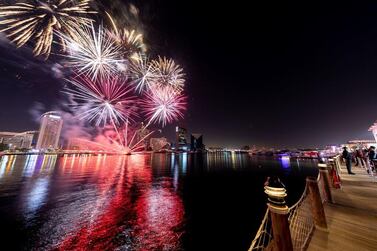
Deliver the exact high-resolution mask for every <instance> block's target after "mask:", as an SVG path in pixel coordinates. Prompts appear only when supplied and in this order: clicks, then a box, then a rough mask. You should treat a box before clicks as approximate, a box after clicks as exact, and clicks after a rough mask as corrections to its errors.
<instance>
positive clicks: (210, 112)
mask: <svg viewBox="0 0 377 251" xmlns="http://www.w3.org/2000/svg"><path fill="white" fill-rule="evenodd" d="M156 5H157V3H156V2H151V3H148V4H141V3H137V2H136V3H135V6H137V7H138V8H139V10H140V21H141V23H142V24H143V28H144V29H145V30H144V32H145V37H146V41H147V42H146V43H147V45H149V46H150V50H151V51H152V52H153V54H158V53H163V54H165V55H167V56H171V57H174V58H175V59H176V60H177V62H179V63H180V64H181V65H182V66H183V67H184V69H185V72H186V74H187V82H188V85H187V93H188V98H189V102H188V110H187V112H186V114H185V119H184V120H182V121H181V122H180V123H177V124H183V125H184V126H185V127H187V128H188V129H189V130H190V131H192V132H199V133H202V134H203V135H205V141H206V145H214V146H242V145H257V146H270V147H314V146H324V145H328V144H340V143H343V142H346V141H348V140H352V139H372V138H373V136H372V134H371V133H370V132H368V128H369V126H370V125H372V124H373V123H374V121H375V119H376V118H375V116H374V114H373V113H371V112H369V110H373V109H375V108H376V106H377V105H375V104H374V102H373V98H372V97H369V96H368V92H367V91H365V90H370V89H373V88H374V85H375V83H377V75H376V74H375V68H376V67H377V60H376V59H375V58H377V57H374V55H376V50H375V49H374V48H375V47H376V45H375V42H374V41H375V38H377V28H376V25H375V22H376V20H375V18H374V17H373V15H370V16H369V15H363V13H371V12H373V10H374V9H376V5H375V4H370V5H359V6H358V7H357V8H353V6H351V5H346V4H343V5H337V4H335V3H332V4H322V3H317V5H316V6H314V7H313V8H311V7H310V6H305V5H302V4H301V5H276V6H272V7H270V6H267V5H264V4H258V5H255V6H254V8H252V10H250V12H251V13H252V14H254V15H251V17H250V16H249V15H247V14H248V11H246V10H245V11H242V10H241V9H243V8H241V7H242V6H241V7H240V5H241V3H234V4H233V5H230V6H228V5H227V6H224V5H221V4H219V5H216V6H214V5H212V4H209V3H207V4H201V5H200V6H201V8H197V6H198V3H196V2H193V3H176V2H173V1H167V2H166V3H162V4H160V5H159V6H158V8H154V7H156ZM108 7H109V8H110V9H111V8H114V6H113V7H111V6H108ZM325 7H326V8H325ZM212 8H214V10H216V11H213V12H211V11H210V10H211V9H212ZM151 9H153V13H154V15H151V16H149V17H148V14H150V13H151V12H152V11H151ZM298 10H300V11H298ZM210 12H211V14H212V15H214V17H213V18H211V19H209V18H207V14H208V13H210ZM237 12H239V13H238V14H237ZM258 12H260V13H258ZM224 14H227V15H224ZM223 16H226V18H222V17H223ZM248 18H250V20H248V21H246V19H248ZM298 19H299V20H300V22H296V20H298ZM170 20H174V22H170ZM253 20H254V21H255V22H252V21H253ZM145 27H148V28H145ZM151 41H153V42H151ZM187 41H190V42H189V43H188V42H187ZM148 42H149V43H148ZM1 47H2V50H3V52H4V57H3V58H2V59H1V60H0V69H1V72H2V73H1V76H0V79H1V83H2V84H1V87H0V91H1V93H2V95H1V96H0V97H1V98H0V105H1V106H2V107H11V109H2V110H1V111H0V120H1V121H2V123H1V125H0V130H2V131H26V130H34V129H37V128H38V124H37V123H36V122H34V120H35V119H36V118H37V117H38V116H37V115H40V114H42V113H43V112H46V111H49V110H54V108H55V107H57V105H58V102H57V101H59V100H61V99H62V94H61V93H60V89H61V88H62V87H63V86H64V83H62V81H61V79H60V78H59V77H60V76H59V67H61V66H60V65H57V64H54V63H53V62H52V59H49V60H48V61H47V62H44V61H43V60H40V59H35V58H34V57H33V56H32V55H31V49H30V48H21V49H16V48H15V46H13V45H10V44H9V43H8V41H7V40H6V38H5V37H4V34H1ZM167 48H168V49H167ZM54 56H56V55H52V56H51V57H54ZM38 104H41V105H38ZM38 106H42V107H43V109H39V108H38ZM38 110H40V111H39V114H38ZM33 113H34V114H37V115H32V114H33ZM175 126H176V124H172V125H168V126H166V127H165V128H163V132H162V135H164V136H167V137H168V138H169V139H174V127H175Z"/></svg>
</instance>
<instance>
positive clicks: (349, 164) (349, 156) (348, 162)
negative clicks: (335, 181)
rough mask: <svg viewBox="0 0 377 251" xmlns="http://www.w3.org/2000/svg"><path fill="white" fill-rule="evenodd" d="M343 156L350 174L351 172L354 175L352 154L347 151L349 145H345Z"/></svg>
mask: <svg viewBox="0 0 377 251" xmlns="http://www.w3.org/2000/svg"><path fill="white" fill-rule="evenodd" d="M342 156H343V158H344V160H345V161H346V167H347V171H348V174H351V175H354V174H355V173H353V172H352V170H351V169H352V154H351V153H350V152H349V151H347V147H346V146H345V147H343V153H342Z"/></svg>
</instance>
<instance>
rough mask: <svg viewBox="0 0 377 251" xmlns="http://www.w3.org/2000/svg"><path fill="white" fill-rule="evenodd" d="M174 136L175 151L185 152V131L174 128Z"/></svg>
mask: <svg viewBox="0 0 377 251" xmlns="http://www.w3.org/2000/svg"><path fill="white" fill-rule="evenodd" d="M175 134H176V146H175V148H176V150H187V129H186V128H183V127H180V126H176V127H175Z"/></svg>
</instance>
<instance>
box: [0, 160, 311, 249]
mask: <svg viewBox="0 0 377 251" xmlns="http://www.w3.org/2000/svg"><path fill="white" fill-rule="evenodd" d="M315 166H316V162H314V161H300V162H298V161H296V160H292V161H291V162H290V161H281V160H279V159H266V158H254V157H253V158H250V157H249V155H247V154H231V153H227V154H226V153H222V154H204V155H203V154H192V155H191V154H153V155H149V154H148V155H132V156H111V155H107V156H106V155H102V156H94V155H91V156H89V155H86V156H62V157H57V156H54V155H46V156H43V155H39V156H38V155H29V156H3V157H2V158H1V159H0V222H1V224H0V230H1V234H0V240H1V242H0V243H1V245H2V248H4V247H6V246H8V247H11V248H9V249H11V250H17V249H21V250H52V249H60V250H214V249H217V250H247V248H248V247H249V245H250V243H251V241H252V239H253V237H254V234H255V232H256V230H257V228H258V227H259V224H260V221H261V218H262V216H263V214H264V211H265V208H266V204H265V200H266V198H265V196H264V194H263V183H264V181H265V179H266V177H267V176H269V175H275V174H277V175H279V176H280V177H281V179H282V180H283V181H284V183H285V184H286V186H287V190H288V194H289V198H288V203H294V202H295V201H296V200H297V199H298V197H299V196H300V195H301V193H302V191H303V188H304V184H305V177H306V176H307V175H316V172H317V171H316V168H315Z"/></svg>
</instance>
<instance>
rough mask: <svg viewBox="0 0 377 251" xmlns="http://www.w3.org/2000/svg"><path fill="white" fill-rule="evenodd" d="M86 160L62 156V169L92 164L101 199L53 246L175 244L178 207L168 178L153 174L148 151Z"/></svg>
mask: <svg viewBox="0 0 377 251" xmlns="http://www.w3.org/2000/svg"><path fill="white" fill-rule="evenodd" d="M93 159H95V161H96V163H98V161H99V160H98V159H96V158H93ZM120 159H121V161H120V162H119V160H120ZM75 161H76V162H77V160H73V162H75ZM92 161H93V160H87V162H86V164H83V161H81V162H80V164H72V159H66V160H63V162H64V165H63V172H64V173H66V172H68V173H70V172H71V173H72V172H78V173H85V172H87V171H89V170H86V168H89V169H92V170H90V171H92V172H94V173H95V175H96V176H97V178H98V179H99V182H98V191H99V193H100V195H101V196H100V198H102V197H106V198H107V199H106V201H103V203H101V201H99V202H97V203H98V204H99V205H98V207H96V211H97V212H96V213H95V214H93V215H92V216H93V217H91V219H88V220H87V221H86V222H85V223H84V224H82V225H81V226H80V227H79V228H78V229H77V230H76V231H74V232H71V233H69V234H68V235H67V236H65V238H64V240H63V241H61V242H60V244H59V245H58V247H57V249H59V250H73V249H75V250H87V249H94V250H109V249H115V248H117V247H118V248H119V247H121V248H123V249H127V250H128V249H132V250H156V249H157V250H162V249H163V250H174V249H178V248H179V246H180V236H181V234H182V228H181V227H180V226H181V224H182V222H183V217H184V208H183V204H182V200H181V199H180V197H179V196H178V195H177V194H176V193H175V192H174V188H173V184H172V178H170V177H166V178H162V179H161V180H153V176H152V168H151V166H150V156H149V155H132V156H108V157H107V159H106V161H102V160H101V161H102V162H101V164H99V165H96V163H94V162H92ZM77 163H79V162H77ZM96 166H97V167H96ZM109 194H110V196H109ZM105 202H106V203H105ZM100 204H106V206H104V207H101V205H100Z"/></svg>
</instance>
